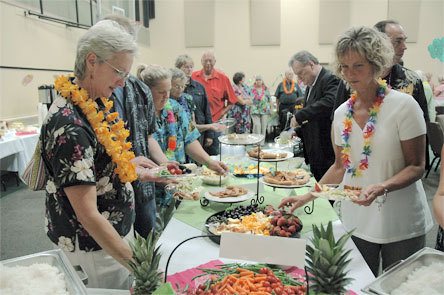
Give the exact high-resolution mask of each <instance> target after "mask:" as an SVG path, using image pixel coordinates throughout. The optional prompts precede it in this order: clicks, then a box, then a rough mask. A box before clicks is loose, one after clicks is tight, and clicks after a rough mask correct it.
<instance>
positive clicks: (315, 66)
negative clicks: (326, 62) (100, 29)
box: [288, 51, 339, 180]
mask: <svg viewBox="0 0 444 295" xmlns="http://www.w3.org/2000/svg"><path fill="white" fill-rule="evenodd" d="M288 65H289V66H290V67H291V68H292V69H293V71H294V73H295V74H296V75H297V76H298V77H299V78H300V79H301V80H302V82H304V84H305V85H307V89H306V90H305V102H304V107H303V108H302V109H301V110H298V111H296V112H295V114H294V118H295V121H296V126H297V127H299V128H298V135H299V136H300V137H301V138H302V142H303V144H304V156H305V162H306V163H307V164H310V170H311V172H312V173H313V176H314V177H315V178H316V180H320V179H321V178H322V176H323V175H324V174H325V172H326V171H327V170H328V168H330V166H331V165H332V164H333V162H334V160H335V156H334V153H333V147H332V143H331V137H330V131H331V116H330V115H331V112H332V110H333V105H334V100H335V95H336V91H337V87H338V83H339V79H338V78H337V77H336V76H334V75H333V74H332V73H331V72H330V71H328V70H327V69H325V68H323V67H322V66H321V65H320V64H319V61H318V59H317V58H316V57H314V56H313V55H312V54H311V53H310V52H308V51H300V52H298V53H296V54H295V55H293V57H292V58H291V59H290V61H289V63H288Z"/></svg>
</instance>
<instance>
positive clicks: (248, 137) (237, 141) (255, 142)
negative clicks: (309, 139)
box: [200, 134, 314, 214]
mask: <svg viewBox="0 0 444 295" xmlns="http://www.w3.org/2000/svg"><path fill="white" fill-rule="evenodd" d="M218 139H219V159H220V160H221V161H222V144H226V145H229V146H234V145H241V146H254V147H256V148H257V149H258V155H259V154H260V152H261V149H262V147H261V144H260V143H261V142H262V141H263V140H264V136H263V135H261V134H236V135H234V136H231V137H230V135H222V136H220V137H219V138H218ZM289 147H292V145H291V143H290V144H289ZM277 149H279V148H276V149H272V150H273V152H277V151H276V150H277ZM264 150H268V149H264ZM282 152H286V153H287V156H286V157H285V158H279V159H261V158H260V157H259V156H258V157H257V158H255V157H249V158H250V159H252V160H256V161H257V175H255V176H256V198H252V199H251V205H255V204H262V203H263V202H264V199H265V198H264V196H262V195H261V194H260V193H259V182H262V183H263V184H264V185H267V186H270V187H273V190H275V189H277V188H278V189H295V188H300V187H307V186H311V185H307V184H305V185H292V186H281V185H275V184H271V183H267V182H265V181H260V164H261V163H264V162H267V163H270V162H272V163H275V171H277V170H278V169H277V167H278V162H284V161H287V160H289V159H291V158H292V157H293V156H294V154H293V153H292V152H287V151H285V150H283V149H282ZM221 186H222V176H221V177H220V179H219V187H221ZM209 202H210V201H209V200H208V199H207V198H205V197H203V198H201V199H200V204H201V206H208V204H209ZM313 210H314V201H312V202H311V206H309V205H307V206H305V207H304V211H305V213H307V214H312V213H313Z"/></svg>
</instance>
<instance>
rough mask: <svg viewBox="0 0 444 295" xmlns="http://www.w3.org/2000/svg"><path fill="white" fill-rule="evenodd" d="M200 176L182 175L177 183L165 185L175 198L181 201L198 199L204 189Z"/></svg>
mask: <svg viewBox="0 0 444 295" xmlns="http://www.w3.org/2000/svg"><path fill="white" fill-rule="evenodd" d="M201 184H202V180H201V179H200V178H199V177H193V176H189V177H181V178H179V179H177V181H176V182H175V183H170V184H167V185H166V186H165V190H166V191H169V192H171V193H172V194H173V198H175V199H176V200H180V201H197V200H199V199H200V193H201V192H202V190H203V189H204V188H203V187H202V185H201Z"/></svg>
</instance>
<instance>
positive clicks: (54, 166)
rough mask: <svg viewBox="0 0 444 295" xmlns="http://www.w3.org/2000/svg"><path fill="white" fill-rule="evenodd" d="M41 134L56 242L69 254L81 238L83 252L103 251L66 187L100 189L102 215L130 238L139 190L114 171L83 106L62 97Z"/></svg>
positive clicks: (52, 234)
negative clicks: (80, 220)
mask: <svg viewBox="0 0 444 295" xmlns="http://www.w3.org/2000/svg"><path fill="white" fill-rule="evenodd" d="M97 102H98V104H99V105H100V104H101V102H99V100H98V101H97ZM102 107H103V105H102ZM41 131H42V132H41V134H42V135H41V136H40V140H41V141H42V147H43V148H42V155H43V159H44V161H45V166H46V167H45V168H46V174H47V176H48V181H47V184H46V220H45V221H46V225H45V228H46V231H47V235H48V237H49V238H50V239H51V241H52V242H53V243H55V244H56V245H58V246H59V247H60V248H61V249H62V250H65V251H74V250H75V244H76V243H75V241H76V238H78V243H79V248H80V250H84V251H87V252H89V251H97V250H100V249H101V247H100V246H99V245H98V244H97V243H96V242H95V241H94V239H93V238H92V237H91V236H90V235H89V234H88V232H87V231H86V230H85V229H84V228H83V226H82V225H81V224H80V223H79V222H78V220H77V217H76V214H75V213H74V210H73V208H72V206H71V203H70V202H69V200H68V198H67V196H66V194H65V192H64V188H65V187H70V186H75V185H95V186H96V189H97V208H98V210H99V212H100V213H101V214H102V215H103V216H104V217H105V218H106V219H107V220H108V221H109V222H110V223H111V224H112V225H113V227H114V228H115V229H116V231H117V232H118V233H119V235H120V236H122V237H123V236H125V235H127V234H128V232H129V231H130V229H131V226H132V224H133V222H134V218H135V213H134V192H133V188H132V186H131V184H130V183H126V184H123V183H121V182H120V180H119V178H118V176H117V175H116V174H115V173H114V168H115V164H114V163H112V162H111V158H110V157H109V156H108V155H107V154H106V152H105V150H104V148H103V146H102V145H101V144H100V143H99V142H98V141H97V138H96V135H95V133H94V131H93V130H92V128H91V126H90V124H89V123H88V120H87V119H86V117H85V116H84V115H83V113H82V111H81V110H80V108H78V107H77V106H74V105H73V104H72V103H71V101H70V100H66V99H65V98H63V97H58V98H57V99H56V100H55V101H54V103H53V104H52V106H51V108H50V110H49V114H48V116H47V117H46V118H45V122H44V123H43V126H42V130H41Z"/></svg>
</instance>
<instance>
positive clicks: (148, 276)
mask: <svg viewBox="0 0 444 295" xmlns="http://www.w3.org/2000/svg"><path fill="white" fill-rule="evenodd" d="M158 238H159V235H158V234H156V233H155V232H154V231H151V232H150V233H149V234H148V237H147V238H146V239H144V238H143V237H141V236H139V235H137V234H136V239H135V240H134V242H133V243H131V249H132V250H133V261H130V262H129V266H130V268H131V270H132V271H133V275H134V279H135V286H134V293H133V294H134V295H148V294H152V293H153V292H154V290H156V289H157V288H158V287H159V285H160V283H161V282H162V274H163V273H162V272H161V271H159V270H158V268H159V261H160V253H159V247H156V243H157V240H158Z"/></svg>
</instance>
